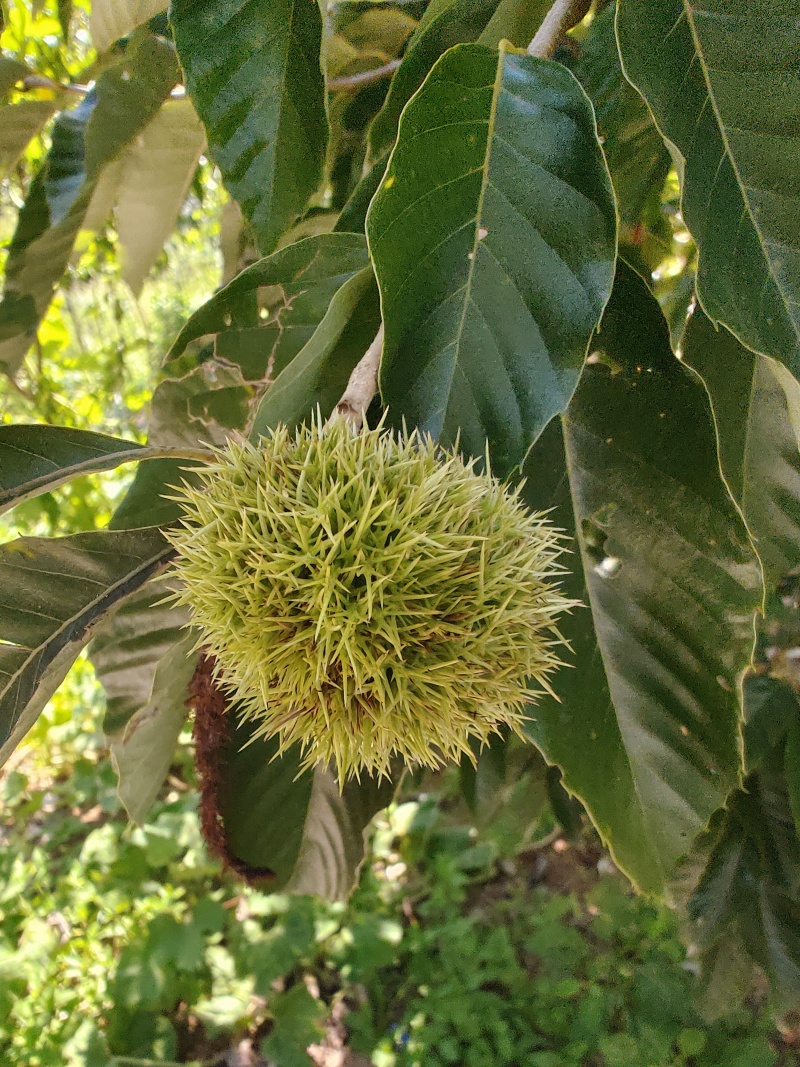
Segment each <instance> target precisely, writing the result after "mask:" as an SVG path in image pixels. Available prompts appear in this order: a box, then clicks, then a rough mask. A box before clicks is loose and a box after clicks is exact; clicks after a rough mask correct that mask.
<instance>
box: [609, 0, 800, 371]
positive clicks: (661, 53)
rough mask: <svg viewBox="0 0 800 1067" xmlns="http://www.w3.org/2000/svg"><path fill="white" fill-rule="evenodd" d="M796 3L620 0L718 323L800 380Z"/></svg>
mask: <svg viewBox="0 0 800 1067" xmlns="http://www.w3.org/2000/svg"><path fill="white" fill-rule="evenodd" d="M799 15H800V8H798V6H797V4H796V3H795V0H728V2H727V3H725V4H721V3H720V2H719V0H620V4H619V13H618V31H619V42H620V49H621V52H622V58H623V64H624V66H625V71H626V74H627V75H628V76H629V77H630V79H631V80H632V81H633V83H634V85H636V86H637V88H639V89H640V90H641V92H642V93H643V94H644V96H645V98H646V99H647V101H648V103H649V104H650V107H651V108H652V110H653V114H654V115H655V118H656V121H657V122H658V124H659V126H660V127H661V129H662V130H663V132H664V133H665V134H666V136H667V137H669V139H670V140H671V141H672V142H673V143H674V144H675V145H676V146H677V148H678V149H679V151H680V152H681V154H682V155H683V157H684V159H685V161H686V164H685V168H684V188H683V213H684V217H685V219H686V223H687V225H688V226H689V229H690V230H691V232H692V236H693V237H694V239H695V241H696V243H697V246H698V248H699V252H700V259H699V266H698V279H697V285H698V294H699V296H700V300H701V301H702V304H703V307H704V308H705V310H706V311H707V313H708V314H709V316H710V317H711V318H712V319H713V320H714V321H720V322H723V323H724V324H725V325H726V326H728V327H729V328H730V329H731V330H732V331H733V332H734V333H735V334H736V336H737V337H739V338H740V339H741V340H742V341H743V342H744V344H746V345H747V346H748V347H749V348H752V349H754V350H755V351H758V352H760V353H762V354H763V355H768V356H772V357H773V358H774V359H777V360H780V361H782V362H784V363H785V364H786V365H787V366H788V367H789V368H790V369H791V371H792V373H793V374H794V375H795V376H796V377H798V376H800V346H798V341H799V340H800V211H798V197H799V196H800V132H798V129H797V122H796V116H797V114H798V110H799V109H800V80H799V79H798V77H797V70H798V66H799V65H800V36H798V33H797V20H798V16H799Z"/></svg>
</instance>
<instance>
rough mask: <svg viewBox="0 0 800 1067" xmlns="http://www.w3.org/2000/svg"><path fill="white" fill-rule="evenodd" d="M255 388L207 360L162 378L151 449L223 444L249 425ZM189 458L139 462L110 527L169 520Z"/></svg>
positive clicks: (230, 369) (231, 369) (153, 410)
mask: <svg viewBox="0 0 800 1067" xmlns="http://www.w3.org/2000/svg"><path fill="white" fill-rule="evenodd" d="M252 392H253V390H252V389H251V388H250V387H249V386H247V385H246V383H245V382H244V381H243V380H242V376H241V374H240V373H239V370H238V368H237V367H230V366H226V365H224V364H222V363H218V362H217V361H216V360H208V361H206V362H205V363H202V364H201V365H200V366H199V367H195V368H194V369H193V370H191V371H189V372H188V373H187V374H184V375H183V377H181V378H165V379H164V380H163V381H161V382H160V383H159V384H158V386H156V390H155V392H154V393H153V399H152V401H151V403H150V426H149V430H150V433H149V441H150V443H151V444H152V446H153V447H155V448H161V449H163V450H165V451H166V450H167V449H168V450H170V451H174V452H178V453H181V452H183V451H184V450H186V451H192V450H194V449H196V448H197V447H198V446H200V445H202V446H203V447H207V446H208V445H209V444H212V445H217V446H221V445H223V444H224V443H225V441H226V440H227V438H228V437H229V436H230V432H231V430H239V431H242V430H244V429H245V428H246V427H247V426H248V425H249V420H250V403H251V399H252ZM148 447H150V445H148ZM194 465H195V464H194V463H193V462H191V461H190V462H181V461H180V460H174V459H156V460H154V461H153V462H151V463H145V464H142V465H140V466H139V468H138V470H137V471H136V476H135V478H134V480H133V482H132V484H131V486H130V488H129V489H128V492H127V493H126V494H125V496H124V497H123V499H122V502H121V503H120V505H119V507H118V508H117V510H116V511H115V512H114V516H113V518H112V520H111V524H110V525H111V527H112V528H113V529H125V528H128V527H138V526H157V525H159V526H160V525H163V524H164V523H167V522H172V521H173V520H174V519H176V518H177V517H178V516H179V514H180V506H179V505H178V504H176V503H175V502H174V501H173V500H170V499H169V497H170V496H171V495H172V493H173V490H174V488H175V487H176V486H179V485H180V484H181V482H182V481H183V480H184V478H189V477H191V469H192V467H193V466H194Z"/></svg>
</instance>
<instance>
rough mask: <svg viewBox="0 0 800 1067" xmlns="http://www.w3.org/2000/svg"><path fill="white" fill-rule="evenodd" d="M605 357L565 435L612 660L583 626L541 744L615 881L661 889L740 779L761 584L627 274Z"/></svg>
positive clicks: (688, 384) (653, 316)
mask: <svg viewBox="0 0 800 1067" xmlns="http://www.w3.org/2000/svg"><path fill="white" fill-rule="evenodd" d="M595 347H596V352H595V353H594V359H593V360H592V361H591V365H590V366H589V367H588V368H587V370H586V372H585V374H584V378H583V379H582V381H581V385H580V387H579V389H578V392H577V393H576V395H575V398H574V400H573V402H572V404H571V405H570V408H569V410H568V412H567V414H566V415H565V417H564V427H565V438H566V450H567V466H568V469H569V479H570V488H571V495H572V500H573V506H574V509H575V517H576V520H577V522H576V525H577V529H578V540H579V544H580V549H581V561H582V564H583V569H584V574H585V580H586V584H587V590H588V596H589V603H590V606H591V613H592V617H593V620H594V628H595V633H596V640H597V643H598V645H599V650H600V654H599V655H598V653H597V650H596V649H595V648H593V647H592V642H591V639H590V637H589V634H588V632H587V629H586V628H585V627H586V626H587V623H586V618H587V614H588V613H586V612H585V611H578V612H576V614H575V615H574V616H573V619H574V620H575V621H574V624H573V622H572V620H568V622H567V625H566V626H565V634H566V636H567V637H569V638H572V637H573V633H574V631H577V637H578V640H577V641H576V643H575V648H574V662H575V664H576V668H575V669H574V670H573V671H565V672H563V674H562V675H561V676H559V678H558V680H557V684H556V689H557V692H558V693H559V696H560V697H561V698H562V699H563V704H556V703H555V702H552V701H543V702H542V703H541V704H540V705H539V706H538V707H537V708H535V709H533V712H532V714H533V715H534V716H535V720H536V721H535V722H534V723H533V724H532V725H531V727H530V732H531V735H532V737H533V738H534V740H536V742H537V744H539V745H540V747H541V748H542V750H543V751H544V753H545V755H546V756H547V758H548V760H551V761H552V762H556V763H558V764H559V765H560V766H561V767H562V769H563V772H564V781H565V784H566V786H567V787H568V788H569V789H570V790H571V791H572V792H574V793H576V794H577V795H578V797H579V798H580V799H581V801H582V802H583V803H584V805H585V806H586V808H587V810H588V811H589V813H590V814H591V816H592V818H593V819H594V820H595V822H596V823H597V825H598V828H599V829H600V831H601V833H602V834H603V836H604V837H605V838H606V840H607V841H608V843H609V845H610V847H611V849H612V851H613V853H614V855H615V858H616V859H617V861H618V863H619V864H620V866H621V867H622V868H623V869H624V870H625V871H626V873H627V874H628V875H629V876H631V877H632V878H633V880H634V881H635V882H637V883H638V884H639V885H640V886H641V887H642V888H643V889H647V890H653V891H655V890H657V889H659V888H660V887H661V886H663V884H664V881H665V880H666V878H667V877H668V876H669V874H670V872H671V871H672V869H673V867H674V865H675V863H676V861H677V860H678V859H680V857H681V856H683V855H685V854H686V853H687V852H688V851H689V849H690V848H691V846H692V843H693V841H694V839H695V837H696V836H697V834H698V833H699V832H700V831H701V830H702V829H703V827H704V826H705V825H706V823H707V821H708V819H709V818H710V816H711V814H712V813H713V812H714V811H715V810H716V808H717V807H719V805H720V804H722V803H723V802H724V800H725V798H726V796H727V795H728V793H729V792H730V790H731V789H732V788H733V787H734V786H736V785H737V784H738V781H739V766H740V764H739V760H740V757H739V752H738V749H737V735H738V730H739V719H740V714H741V710H740V698H739V684H740V676H741V673H742V672H743V671H744V669H745V668H746V667H747V666H748V663H749V661H750V657H751V653H752V648H753V617H754V613H755V611H756V609H757V608H758V606H759V604H760V600H761V583H760V573H759V568H758V565H757V561H756V559H755V556H754V553H753V552H752V549H751V546H750V544H749V540H748V537H747V532H746V530H745V527H744V524H743V523H742V522H741V519H740V517H739V515H738V513H737V511H736V509H735V508H734V506H733V504H732V502H731V500H730V498H729V496H728V493H727V491H726V488H725V486H724V484H723V482H722V480H721V478H720V476H719V468H718V464H717V456H716V448H715V436H714V427H713V423H712V420H711V415H710V411H709V409H708V403H707V397H706V395H705V392H704V390H703V389H702V388H701V386H700V384H699V383H698V382H697V381H696V380H694V379H693V378H692V377H691V376H690V375H689V374H688V372H687V371H686V370H685V369H684V368H682V367H681V365H680V363H678V361H677V360H676V359H675V358H674V357H673V355H672V352H671V350H670V345H669V336H668V333H667V329H666V324H665V322H664V320H663V318H662V316H661V313H660V311H659V308H658V305H657V304H656V302H655V300H654V299H653V298H652V297H651V296H650V294H649V293H648V291H647V288H646V286H645V284H644V282H642V281H641V279H639V278H638V277H637V276H636V275H634V273H633V272H632V271H630V270H629V269H628V268H625V267H621V268H620V270H619V272H618V276H617V283H616V285H615V289H614V295H613V296H612V300H611V303H610V304H609V307H608V309H607V311H606V314H605V316H604V319H603V323H602V326H601V329H600V331H599V334H598V336H597V338H596V340H595ZM534 456H535V453H534ZM538 470H539V468H534V470H532V471H531V472H530V474H529V477H530V478H531V480H532V483H533V487H532V489H531V490H530V491H529V492H531V493H532V494H533V495H534V501H535V493H536V488H535V479H536V477H537V474H538ZM543 478H544V481H545V483H547V480H548V474H547V473H546V468H545V469H544V471H543ZM581 623H583V626H582V625H581ZM604 675H605V681H606V682H607V687H606V684H604ZM609 695H610V699H609Z"/></svg>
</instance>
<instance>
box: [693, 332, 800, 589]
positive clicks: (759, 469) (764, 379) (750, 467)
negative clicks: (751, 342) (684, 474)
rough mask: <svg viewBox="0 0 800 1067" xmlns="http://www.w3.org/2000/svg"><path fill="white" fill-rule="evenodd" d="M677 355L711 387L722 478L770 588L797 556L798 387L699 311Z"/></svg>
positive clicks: (799, 530) (769, 361)
mask: <svg viewBox="0 0 800 1067" xmlns="http://www.w3.org/2000/svg"><path fill="white" fill-rule="evenodd" d="M682 357H683V360H684V362H685V363H687V364H688V365H689V366H690V367H692V368H694V370H696V371H697V373H698V374H699V375H700V376H701V378H702V379H703V381H704V382H705V385H706V388H707V389H708V393H709V396H710V398H711V405H712V408H713V411H714V417H715V420H716V424H717V435H718V438H719V456H720V465H721V467H722V473H723V475H724V477H725V480H726V482H727V483H728V487H729V488H730V491H731V494H732V496H733V498H734V500H735V501H736V503H737V504H738V505H739V507H740V508H741V511H742V514H743V516H744V518H745V521H746V522H747V525H748V528H749V529H750V532H751V534H752V535H753V539H754V543H755V547H756V549H757V551H758V554H759V557H760V558H761V561H762V563H763V565H764V572H765V576H766V578H767V582H768V584H769V586H770V587H771V588H772V589H774V587H775V585H776V584H777V582H778V581H779V580H780V579H781V578H782V577H783V576H784V575H785V574H787V573H788V572H789V571H790V570H791V569H792V568H793V567H795V566H796V565H797V561H798V558H800V509H798V503H797V502H798V500H800V448H798V440H800V385H798V383H797V382H796V381H795V379H794V378H793V377H792V376H791V374H789V373H788V372H787V370H786V368H785V367H784V366H783V365H782V364H780V363H776V362H775V361H774V360H772V359H768V358H767V357H766V356H757V355H754V354H753V353H752V352H750V351H749V350H748V349H747V348H745V347H744V346H743V345H742V344H740V343H739V341H737V340H736V338H735V337H734V336H733V335H732V334H731V333H729V332H728V331H727V330H725V329H718V330H716V329H714V326H713V325H712V323H711V322H710V321H709V320H708V318H707V317H706V316H705V315H704V314H703V313H702V312H701V311H696V312H695V314H693V315H692V317H691V319H690V320H689V323H688V325H687V327H686V332H685V334H684V338H683V343H682Z"/></svg>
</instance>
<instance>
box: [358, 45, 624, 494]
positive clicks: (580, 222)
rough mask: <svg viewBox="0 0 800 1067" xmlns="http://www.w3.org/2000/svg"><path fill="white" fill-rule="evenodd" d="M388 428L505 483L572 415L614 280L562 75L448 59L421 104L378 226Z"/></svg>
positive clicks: (611, 214) (581, 122)
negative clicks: (562, 416)
mask: <svg viewBox="0 0 800 1067" xmlns="http://www.w3.org/2000/svg"><path fill="white" fill-rule="evenodd" d="M367 236H368V238H369V243H370V250H371V252H372V257H373V261H374V263H375V271H376V274H377V276H378V283H379V285H380V289H381V301H382V307H383V319H384V325H385V343H384V355H383V363H382V366H381V391H382V394H383V398H384V401H385V402H386V404H387V405H388V407H389V412H390V418H391V419H392V420H393V422H395V423H396V424H398V425H399V423H400V421H401V419H403V418H404V419H405V420H406V421H407V422H408V423H409V424H411V425H416V426H418V427H420V429H422V430H424V431H426V432H429V433H431V434H433V435H434V436H437V437H438V436H440V435H441V436H443V437H444V438H445V439H446V440H447V441H451V442H452V441H453V440H454V439H455V437H456V435H457V434H460V441H461V445H462V447H463V448H464V449H465V451H467V452H470V453H472V454H477V455H481V454H483V452H484V449H485V445H486V443H487V441H488V444H489V449H490V454H491V458H492V466H493V468H494V469H495V470H496V471H498V472H499V473H501V474H502V473H505V472H507V471H509V470H510V469H511V468H513V467H514V466H516V465H517V464H519V463H521V462H522V460H523V459H524V456H525V453H526V452H527V450H528V448H529V447H530V446H531V444H532V443H533V442H534V441H535V440H536V438H537V437H538V435H539V434H540V433H541V431H542V430H543V429H544V427H545V426H546V425H547V423H548V422H549V421H550V419H551V418H552V417H553V416H554V415H556V414H558V413H559V412H561V411H562V410H563V409H564V408H565V407H566V405H567V404H568V402H569V399H570V397H571V395H572V393H573V390H574V389H575V386H576V385H577V382H578V377H579V376H580V372H581V368H582V366H583V360H584V355H585V352H586V346H587V343H588V341H589V337H590V335H591V332H592V330H593V329H594V327H595V326H596V324H597V322H598V320H599V318H600V314H601V312H602V309H603V307H604V305H605V302H606V300H607V298H608V294H609V292H610V289H611V283H612V278H613V265H614V255H615V238H616V215H615V211H614V202H613V193H612V191H611V184H610V181H609V178H608V172H607V170H606V166H605V162H604V159H603V154H602V151H601V149H600V146H599V144H598V141H597V135H596V130H595V125H594V115H593V112H592V107H591V104H590V103H589V100H588V99H587V97H586V96H585V94H584V92H583V90H582V89H581V88H580V86H579V84H578V82H577V81H576V80H575V78H574V77H573V76H572V75H571V74H570V73H569V71H567V70H566V69H565V68H564V67H562V66H560V65H558V64H556V63H551V62H549V61H547V60H541V59H536V58H534V57H531V56H527V55H514V54H509V53H508V52H506V51H503V50H502V49H501V51H500V52H499V53H497V52H494V51H492V50H490V49H487V48H483V47H481V46H479V45H461V46H459V47H457V48H454V49H452V50H451V51H449V52H447V53H446V54H445V55H444V56H443V57H442V58H441V59H440V60H439V62H438V63H437V64H436V66H435V67H434V69H433V70H432V71H431V73H430V75H429V77H428V79H427V81H426V82H425V85H424V86H423V87H422V89H420V91H419V92H418V93H417V95H416V96H415V97H414V99H413V100H412V101H411V102H410V103H409V105H408V106H407V108H406V110H405V111H404V113H403V118H402V120H401V123H400V133H399V137H398V142H397V145H396V147H395V149H394V152H393V154H392V158H391V161H390V163H389V168H388V171H387V175H386V178H385V179H384V182H383V184H382V186H381V188H380V190H379V191H378V193H377V194H376V196H375V198H374V200H373V201H372V205H371V207H370V211H369V215H368V217H367Z"/></svg>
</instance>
